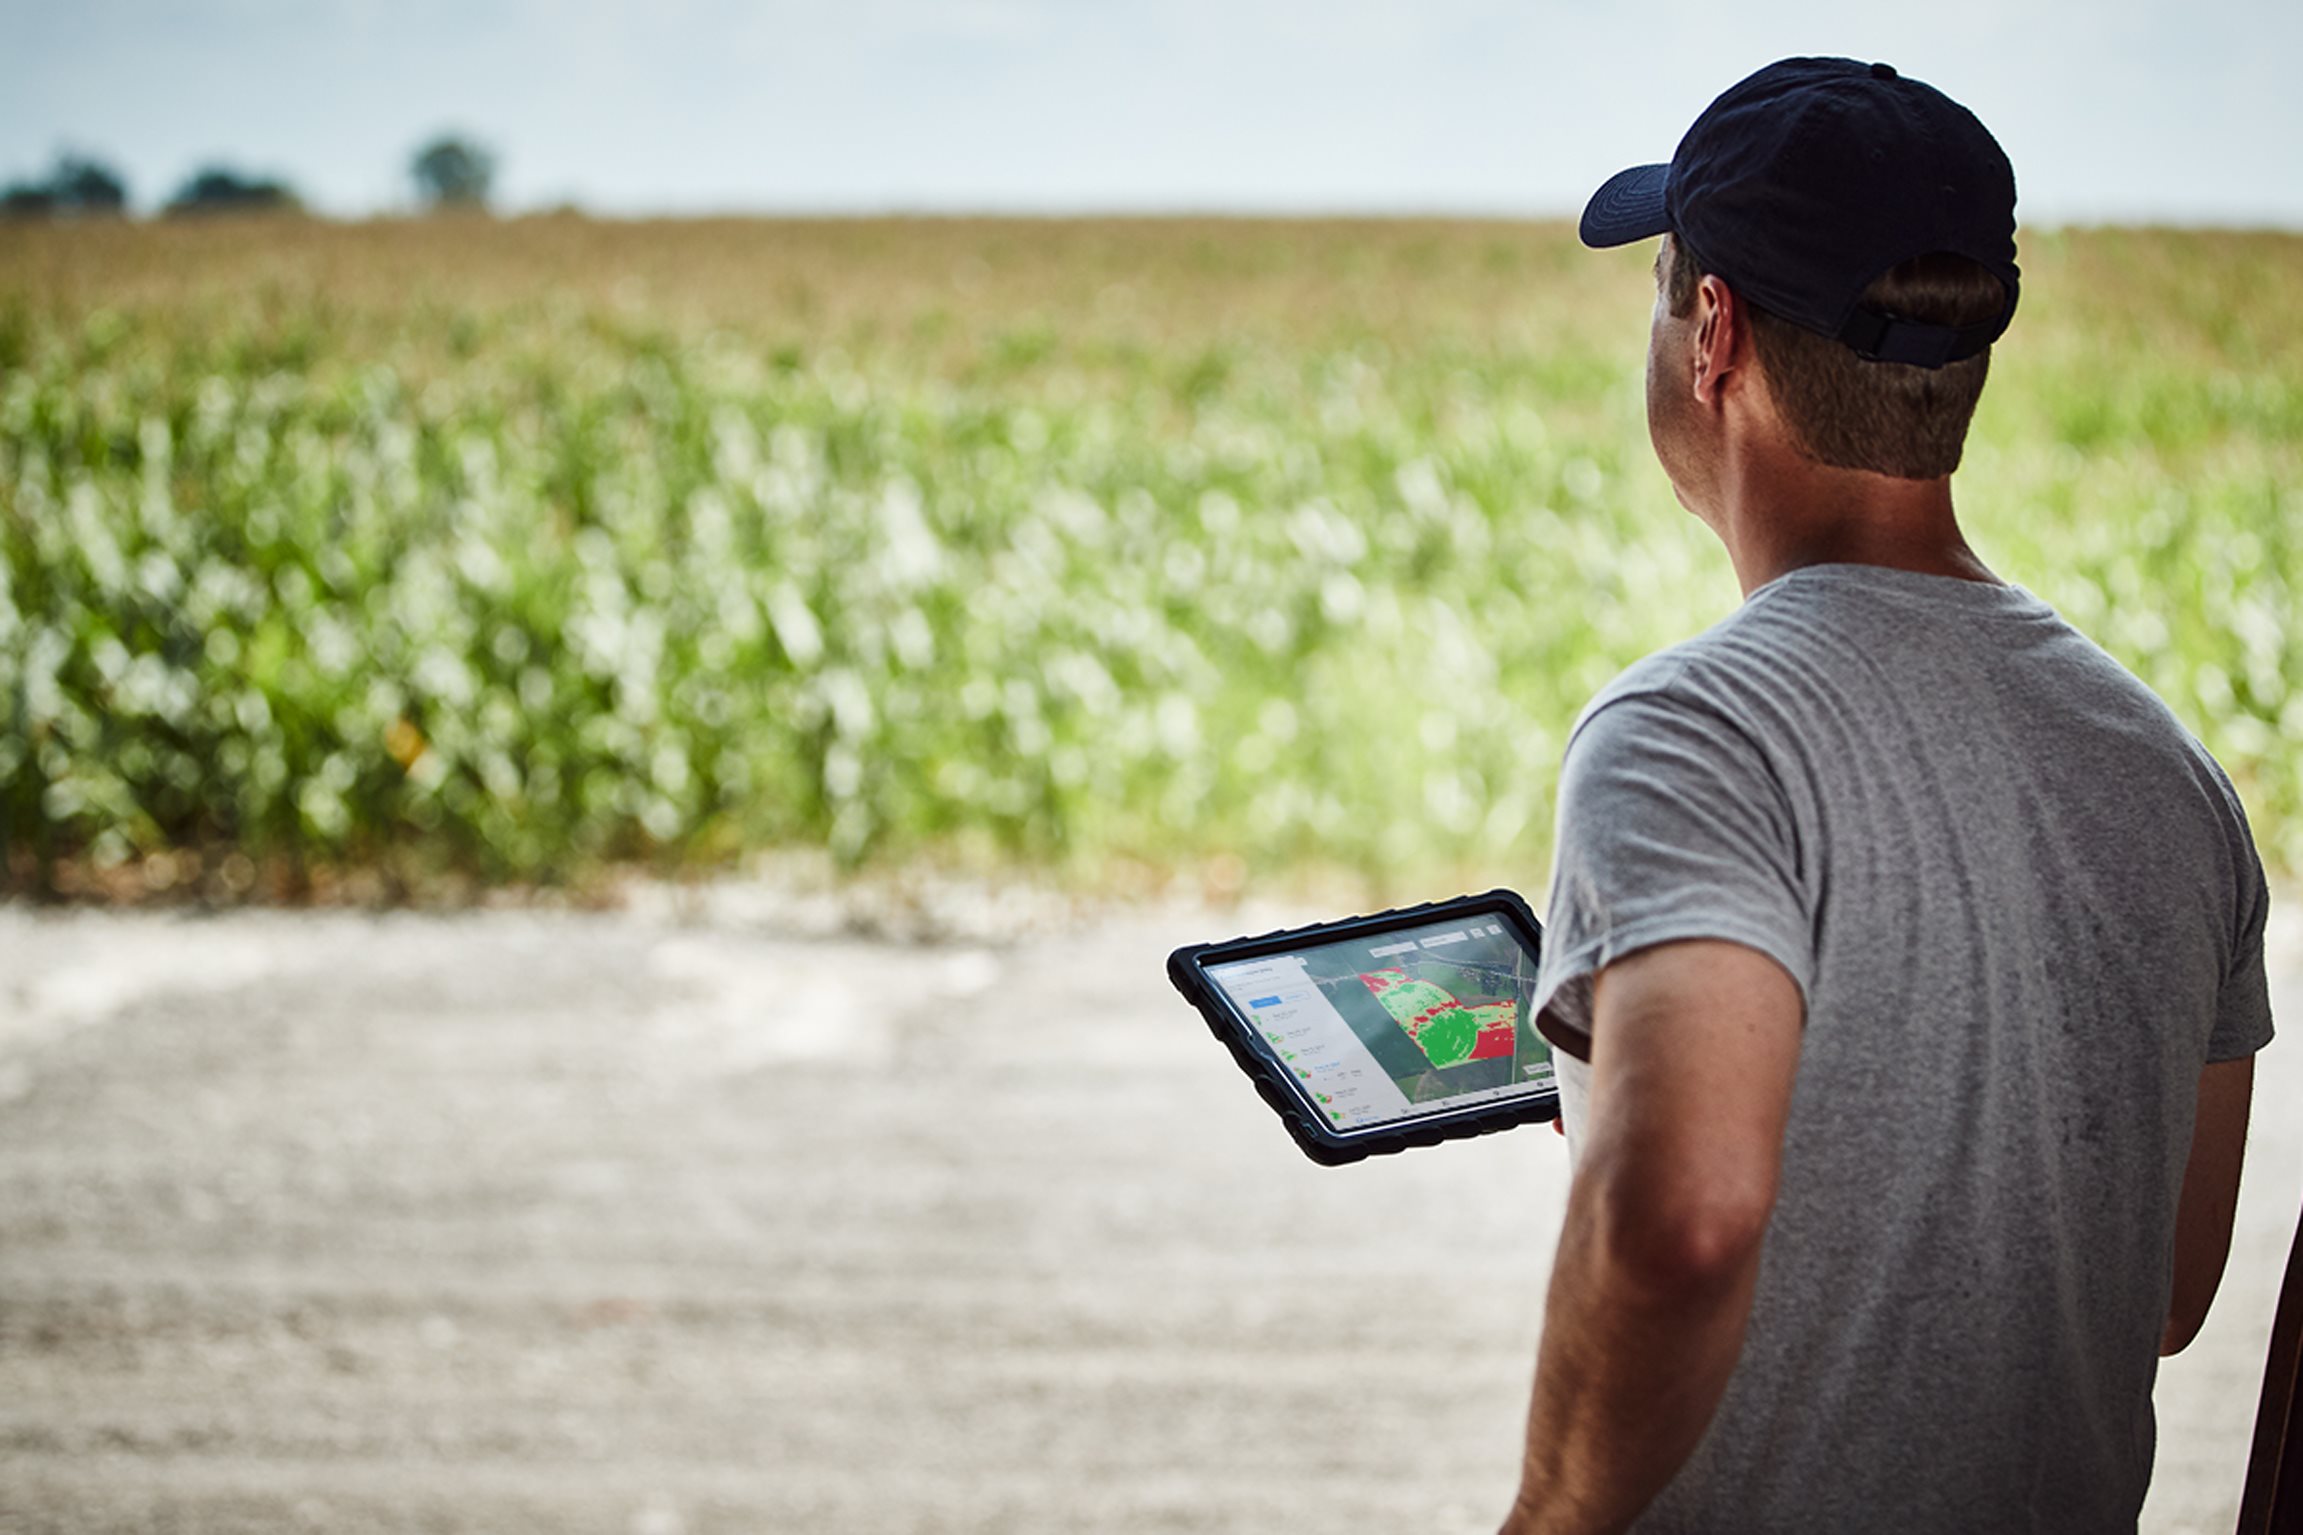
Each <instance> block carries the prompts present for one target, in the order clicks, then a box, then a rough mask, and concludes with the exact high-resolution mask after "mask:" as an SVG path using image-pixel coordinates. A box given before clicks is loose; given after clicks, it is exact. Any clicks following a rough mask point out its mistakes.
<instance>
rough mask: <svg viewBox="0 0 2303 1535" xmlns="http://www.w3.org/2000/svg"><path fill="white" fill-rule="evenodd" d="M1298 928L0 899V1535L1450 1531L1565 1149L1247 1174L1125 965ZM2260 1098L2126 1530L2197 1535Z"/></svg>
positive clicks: (1506, 1402)
mask: <svg viewBox="0 0 2303 1535" xmlns="http://www.w3.org/2000/svg"><path fill="white" fill-rule="evenodd" d="M1294 915H1308V914H1295V913H1288V912H1283V911H1277V910H1269V911H1233V912H1228V913H1210V912H1207V911H1190V910H1182V909H1163V910H1159V911H1140V910H1139V911H1133V912H1122V913H1118V914H1112V913H1105V914H1103V915H1101V916H1098V917H1095V918H1094V919H1092V920H1084V921H1077V922H1071V923H1065V922H1058V921H1036V922H1028V923H1025V924H1024V930H1023V931H1022V932H1021V933H1020V934H1011V935H1009V936H1006V937H1000V938H996V939H992V940H988V941H978V940H949V939H947V940H946V941H942V942H935V943H926V944H921V943H903V942H892V941H886V940H878V941H874V940H868V939H864V938H859V937H855V936H843V935H842V934H841V933H839V932H837V931H833V930H829V928H828V925H827V924H824V923H820V922H815V923H811V922H806V921H797V920H788V917H789V914H788V913H786V914H784V915H777V914H775V913H773V912H771V913H769V914H767V915H760V914H759V913H757V912H753V913H750V914H747V913H746V912H745V911H744V910H743V909H742V908H741V906H740V903H739V905H738V906H736V907H732V908H727V909H722V908H718V907H714V908H710V909H707V910H704V911H703V912H701V914H700V915H696V914H692V915H690V916H686V917H683V916H682V915H681V914H680V913H679V912H677V911H675V910H673V909H670V908H669V907H666V906H663V905H661V904H660V903H659V904H656V905H645V904H644V905H643V907H642V908H641V909H638V910H634V911H627V912H623V913H618V914H592V915H586V914H572V913H545V912H532V911H530V912H505V911H493V912H480V913H472V914H462V915H453V916H425V915H392V916H382V917H377V916H367V915H356V914H350V913H281V912H249V913H240V914H232V915H221V916H197V915H186V914H165V913H145V914H139V913H106V912H92V911H80V912H64V913H50V912H35V911H31V910H27V909H24V908H13V907H0V1531H4V1532H7V1535H28V1532H33V1531H91V1530H154V1531H159V1530H201V1531H227V1532H228V1531H267V1532H270V1531H284V1530H352V1529H389V1530H424V1531H451V1530H454V1531H462V1530H471V1531H491V1532H517V1531H529V1530H533V1531H551V1532H586V1531H612V1532H616V1535H682V1532H701V1531H720V1530H727V1531H763V1532H764V1531H775V1532H781V1531H794V1532H819V1531H820V1532H843V1535H844V1532H851V1531H852V1532H869V1535H906V1532H919V1535H927V1532H939V1535H940V1532H959V1531H981V1532H999V1535H1039V1532H1050V1535H1053V1532H1062V1535H1078V1532H1081V1531H1090V1530H1094V1531H1114V1532H1120V1535H1137V1532H1154V1531H1187V1530H1189V1531H1203V1530H1204V1531H1256V1532H1270V1531H1281V1530H1302V1529H1321V1528H1339V1529H1340V1528H1351V1529H1361V1530H1394V1531H1407V1530H1413V1531H1418V1532H1435V1535H1454V1532H1467V1535H1468V1532H1481V1531H1489V1530H1492V1529H1493V1526H1494V1521H1495V1519H1496V1518H1497V1517H1498V1516H1499V1515H1500V1514H1501V1512H1502V1509H1503V1507H1504V1505H1505V1503H1506V1502H1507V1501H1508V1498H1509V1492H1510V1488H1511V1483H1512V1478H1513V1474H1514V1468H1515V1464H1516V1446H1517V1441H1518V1437H1519V1432H1520V1415H1521V1412H1522V1410H1523V1406H1524V1403H1525V1399H1526V1390H1527V1380H1528V1374H1529V1369H1530V1364H1531V1361H1532V1358H1533V1350H1534V1344H1535V1337H1536V1327H1537V1321H1538V1307H1539V1304H1540V1299H1541V1295H1542V1290H1543V1281H1544V1275H1545V1271H1546V1268H1547V1265H1548V1263H1549V1258H1550V1251H1551V1244H1552V1241H1553V1236H1554V1232H1555V1230H1556V1228H1557V1225H1558V1222H1559V1218H1560V1212H1561V1207H1562V1204H1563V1199H1564V1194H1565V1182H1566V1179H1565V1158H1564V1155H1563V1147H1562V1145H1561V1143H1560V1142H1559V1141H1557V1140H1556V1138H1554V1137H1553V1136H1551V1135H1550V1134H1548V1133H1545V1132H1542V1131H1540V1130H1525V1131H1521V1132H1518V1133H1515V1134H1512V1135H1506V1136H1500V1137H1494V1138H1490V1139H1487V1140H1483V1141H1477V1142H1471V1143H1466V1144H1458V1145H1451V1146H1443V1147H1436V1148H1431V1149H1428V1150H1424V1151H1420V1152H1416V1153H1413V1154H1410V1155H1407V1156H1402V1157H1396V1158H1388V1159H1383V1160H1380V1161H1378V1162H1374V1163H1369V1164H1363V1165H1361V1166H1359V1167H1356V1168H1348V1169H1338V1170H1326V1169H1321V1168H1317V1167H1314V1166H1312V1165H1311V1164H1310V1163H1308V1162H1306V1161H1304V1160H1303V1159H1302V1158H1301V1157H1300V1156H1298V1155H1297V1154H1296V1152H1295V1151H1294V1150H1293V1149H1292V1148H1290V1146H1289V1145H1288V1144H1287V1143H1286V1141H1285V1139H1284V1137H1283V1136H1282V1134H1281V1132H1280V1130H1279V1128H1278V1126H1277V1124H1276V1123H1275V1122H1273V1121H1272V1120H1271V1119H1270V1117H1269V1116H1268V1113H1267V1111H1265V1110H1264V1109H1263V1108H1262V1107H1261V1105H1260V1104H1258V1103H1257V1102H1256V1100H1255V1098H1254V1095H1253V1094H1252V1093H1251V1092H1249V1091H1248V1090H1247V1087H1246V1085H1245V1083H1244V1082H1242V1081H1241V1080H1240V1079H1239V1077H1238V1074H1237V1072H1236V1071H1235V1070H1234V1069H1233V1068H1232V1066H1231V1065H1230V1064H1229V1062H1228V1061H1227V1060H1226V1059H1225V1058H1224V1057H1223V1056H1222V1055H1221V1053H1220V1052H1219V1051H1218V1049H1217V1048H1216V1046H1215V1045H1214V1044H1213V1042H1212V1041H1210V1040H1209V1039H1208V1038H1207V1037H1206V1035H1205V1033H1204V1031H1203V1030H1202V1029H1201V1027H1200V1025H1199V1023H1198V1022H1197V1020H1196V1019H1195V1018H1194V1017H1193V1016H1192V1015H1191V1014H1190V1013H1189V1012H1187V1011H1186V1010H1185V1009H1184V1008H1183V1007H1182V1005H1181V1004H1180V1003H1179V1002H1178V1001H1177V1000H1176V999H1175V998H1174V997H1173V995H1172V994H1171V993H1170V992H1169V990H1168V988H1167V985H1166V983H1165V980H1164V979H1163V977H1162V975H1161V971H1160V961H1161V958H1162V956H1163V955H1164V953H1165V951H1166V950H1167V949H1168V948H1169V947H1170V946H1171V945H1173V944H1174V943H1177V942H1180V941H1184V940H1187V939H1194V938H1205V937H1215V936H1224V935H1228V934H1230V933H1234V932H1239V931H1245V930H1251V929H1255V928H1260V927H1263V926H1269V925H1272V924H1273V923H1275V922H1278V921H1280V920H1282V919H1284V918H1287V917H1290V916H1294ZM2277 974H2278V980H2277V987H2278V993H2279V995H2278V1000H2279V1003H2280V1006H2281V1011H2282V1013H2283V1015H2285V1016H2290V1017H2292V1016H2296V1014H2295V1008H2296V1006H2297V1004H2298V1003H2299V1002H2303V941H2299V931H2298V928H2297V927H2296V925H2295V924H2294V923H2292V922H2283V923H2282V926H2281V929H2280V933H2279V938H2278V959H2277ZM2299 1088H2303V1053H2299V1052H2298V1051H2297V1050H2296V1049H2295V1047H2294V1046H2293V1045H2292V1044H2286V1043H2283V1044H2282V1045H2280V1046H2278V1047H2275V1048H2274V1049H2272V1050H2271V1051H2270V1052H2268V1053H2267V1055H2266V1057H2265V1059H2264V1065H2263V1075H2262V1080H2261V1084H2260V1086H2259V1088H2258V1104H2259V1109H2258V1131H2257V1135H2256V1139H2255V1144H2254V1147H2253V1150H2252V1152H2251V1167H2250V1172H2249V1181H2248V1187H2247V1190H2246V1195H2245V1199H2244V1201H2243V1203H2242V1206H2241V1210H2240V1232H2239V1238H2238V1243H2237V1248H2236V1251H2235V1252H2234V1254H2233V1257H2232V1268H2231V1277H2230V1279H2229V1281H2228V1282H2227V1284H2226V1286H2225V1291H2224V1296H2223V1299H2222V1301H2221V1302H2220V1303H2219V1305H2218V1308H2217V1312H2216V1315H2215V1317H2214V1318H2213V1320H2212V1321H2211V1322H2210V1323H2209V1326H2208V1329H2207V1331H2206V1333H2205V1334H2204V1335H2203V1336H2202V1338H2201V1339H2200V1341H2199V1342H2198V1344H2197V1345H2195V1346H2194V1347H2193V1349H2192V1350H2191V1351H2190V1352H2189V1353H2188V1354H2187V1355H2185V1356H2182V1357H2181V1358H2179V1359H2177V1360H2175V1361H2172V1362H2171V1363H2170V1364H2169V1365H2168V1366H2167V1368H2166V1369H2165V1370H2164V1371H2163V1372H2162V1377H2161V1381H2162V1383H2161V1388H2160V1413H2161V1450H2160V1473H2159V1479H2158V1483H2157V1485H2156V1487H2155V1490H2154V1492H2153V1496H2152V1503H2151V1505H2150V1508H2149V1510H2148V1512H2147V1517H2146V1520H2145V1527H2146V1528H2147V1529H2150V1530H2155V1531H2178V1530H2181V1531H2191V1530H2200V1531H2205V1530H2214V1529H2228V1528H2229V1527H2230V1523H2231V1519H2232V1515H2233V1512H2234V1510H2235V1508H2236V1504H2237V1497H2238V1489H2239V1484H2240V1476H2241V1471H2242V1468H2243V1466H2244V1463H2245V1458H2246V1447H2247V1436H2248V1433H2249V1430H2250V1425H2251V1424H2252V1421H2253V1416H2254V1404H2255V1393H2256V1389H2257V1383H2258V1381H2259V1378H2260V1370H2261V1362H2262V1350H2263V1345H2264V1339H2265V1336H2266V1334H2267V1332H2268V1329H2269V1326H2270V1317H2271V1308H2272V1303H2273V1298H2274V1294H2275V1291H2276V1286H2277V1277H2278V1274H2279V1271H2280V1267H2281V1265H2282V1263H2283V1261H2284V1258H2285V1253H2286V1246H2287V1242H2288V1240H2289V1238H2290V1235H2291V1234H2292V1232H2293V1230H2294V1223H2295V1217H2296V1210H2297V1205H2298V1201H2299V1199H2303V1122H2299V1119H2298V1116H2297V1114H2296V1113H2295V1110H2294V1105H2295V1104H2296V1103H2297V1101H2298V1089H2299Z"/></svg>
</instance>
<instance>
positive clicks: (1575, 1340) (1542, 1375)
mask: <svg viewBox="0 0 2303 1535" xmlns="http://www.w3.org/2000/svg"><path fill="white" fill-rule="evenodd" d="M1607 1197H1608V1196H1607V1195H1606V1194H1605V1193H1604V1192H1603V1191H1602V1190H1601V1189H1599V1188H1598V1187H1596V1186H1594V1181H1593V1180H1589V1179H1586V1180H1580V1181H1579V1183H1578V1185H1577V1187H1576V1189H1575V1191H1574V1193H1573V1194H1571V1195H1570V1197H1569V1201H1568V1214H1567V1223H1566V1226H1565V1228H1564V1229H1563V1230H1562V1232H1561V1233H1560V1244H1559V1255H1558V1258H1557V1259H1556V1260H1555V1262H1554V1264H1553V1266H1552V1278H1551V1294H1550V1299H1549V1300H1548V1302H1547V1303H1546V1306H1545V1311H1544V1324H1543V1343H1542V1347H1541V1349H1540V1351H1539V1353H1538V1355H1537V1361H1536V1372H1535V1400H1534V1403H1533V1405H1532V1406H1531V1408H1530V1409H1529V1412H1528V1427H1527V1458H1526V1463H1525V1468H1524V1470H1523V1472H1522V1475H1521V1479H1520V1489H1519V1497H1518V1501H1517V1502H1516V1503H1515V1504H1514V1506H1513V1509H1512V1514H1511V1517H1510V1519H1509V1520H1508V1521H1506V1523H1505V1525H1504V1535H1566V1532H1571V1531H1572V1532H1576V1535H1582V1532H1585V1531H1602V1530H1620V1529H1623V1528H1625V1527H1626V1526H1628V1525H1629V1524H1630V1523H1631V1521H1632V1520H1633V1519H1634V1518H1636V1517H1637V1516H1638V1514H1639V1512H1640V1510H1642V1509H1644V1508H1645V1507H1646V1506H1647V1505H1648V1503H1649V1502H1651V1501H1652V1500H1653V1499H1654V1497H1655V1495H1656V1494H1657V1493H1659V1492H1661V1491H1662V1490H1663V1487H1664V1484H1665V1483H1667V1482H1669V1481H1670V1480H1671V1478H1672V1477H1673V1476H1674V1475H1675V1474H1677V1472H1678V1470H1679V1468H1680V1466H1681V1465H1683V1464H1684V1463H1685V1462H1686V1460H1687V1457H1688V1455H1689V1454H1690V1453H1692V1452H1693V1450H1694V1449H1695V1446H1696V1443H1697V1441H1699V1440H1700V1439H1701V1438H1702V1437H1703V1431H1704V1429H1705V1428H1706V1427H1707V1426H1709V1424H1710V1422H1711V1418H1712V1414H1713V1413H1714V1412H1715V1411H1717V1409H1718V1407H1719V1401H1720V1397H1721V1395H1722V1394H1723V1393H1724V1392H1725V1391H1726V1389H1727V1379H1728V1376H1729V1375H1730V1373H1732V1372H1733V1370H1734V1368H1735V1361H1736V1358H1737V1356H1738V1355H1739V1354H1740V1353H1741V1351H1742V1347H1743V1330H1744V1324H1745V1322H1746V1321H1747V1320H1748V1319H1749V1317H1750V1314H1751V1296H1752V1289H1753V1285H1754V1283H1755V1282H1756V1280H1757V1278H1758V1274H1759V1244H1758V1241H1757V1239H1756V1235H1755V1234H1752V1235H1748V1236H1747V1235H1745V1234H1743V1233H1741V1232H1730V1233H1726V1234H1724V1236H1723V1237H1721V1238H1720V1239H1716V1240H1714V1239H1712V1238H1709V1237H1706V1236H1704V1235H1702V1234H1696V1235H1694V1237H1693V1238H1692V1239H1691V1240H1687V1241H1683V1242H1674V1241H1673V1239H1672V1238H1670V1237H1669V1236H1666V1237H1665V1239H1664V1240H1663V1241H1662V1242H1660V1243H1648V1244H1639V1243H1626V1242H1623V1241H1620V1240H1611V1237H1610V1229H1611V1227H1612V1226H1616V1225H1617V1223H1615V1222H1612V1221H1611V1220H1610V1219H1609V1217H1608V1215H1607V1213H1606V1202H1607Z"/></svg>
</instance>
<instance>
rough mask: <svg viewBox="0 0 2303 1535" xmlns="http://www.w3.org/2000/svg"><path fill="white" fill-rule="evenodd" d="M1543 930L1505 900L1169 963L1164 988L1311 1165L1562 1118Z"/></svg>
mask: <svg viewBox="0 0 2303 1535" xmlns="http://www.w3.org/2000/svg"><path fill="white" fill-rule="evenodd" d="M1542 941H1543V929H1542V927H1541V925H1540V924H1538V923H1537V921H1536V920H1535V913H1533V912H1532V911H1530V910H1528V906H1527V902H1525V901H1524V900H1522V899H1520V897H1519V896H1518V895H1516V894H1515V893H1513V892H1512V891H1509V890H1490V891H1489V892H1487V894H1485V895H1468V896H1462V897H1459V898H1457V899H1455V900H1452V901H1435V902H1433V903H1431V904H1429V905H1425V906H1411V907H1405V908H1402V909H1400V910H1397V911H1386V912H1378V913H1376V914H1375V915H1373V916H1367V917H1352V918H1349V919H1347V920H1345V921H1341V922H1323V923H1320V924H1318V925H1317V926H1313V927H1302V928H1291V929H1288V930H1286V931H1284V932H1277V933H1265V934H1263V935H1261V936H1260V937H1255V938H1234V939H1231V940H1229V941H1227V942H1224V943H1203V944H1190V945H1186V946H1185V947H1183V948H1180V949H1178V950H1176V951H1175V952H1174V953H1173V954H1171V955H1169V956H1168V979H1169V980H1171V981H1173V982H1174V983H1175V986H1176V989H1177V990H1178V991H1180V992H1182V993H1183V995H1184V997H1185V998H1186V1000H1188V1001H1189V1002H1190V1003H1191V1004H1192V1005H1193V1006H1194V1007H1195V1008H1197V1009H1198V1010H1199V1013H1200V1016H1201V1017H1202V1018H1204V1019H1206V1020H1207V1025H1208V1027H1209V1028H1210V1029H1211V1030H1213V1031H1214V1033H1215V1036H1216V1038H1218V1039H1220V1040H1222V1041H1223V1042H1224V1044H1225V1045H1226V1046H1228V1047H1229V1048H1230V1050H1231V1054H1232V1059H1233V1060H1235V1061H1236V1062H1238V1064H1239V1067H1240V1069H1241V1070H1243V1071H1245V1072H1246V1073H1247V1074H1248V1076H1249V1077H1250V1078H1251V1079H1252V1080H1253V1081H1254V1082H1255V1085H1256V1090H1257V1091H1258V1092H1260V1093H1261V1094H1262V1095H1263V1098H1264V1101H1265V1102H1266V1103H1269V1104H1270V1105H1271V1106H1272V1107H1273V1108H1275V1109H1277V1110H1278V1111H1279V1116H1280V1118H1281V1120H1282V1121H1283V1122H1285V1124H1286V1125H1287V1129H1288V1133H1289V1134H1290V1135H1292V1136H1294V1137H1295V1141H1296V1144H1297V1145H1298V1146H1301V1147H1302V1148H1303V1150H1304V1152H1305V1153H1306V1154H1307V1155H1309V1156H1310V1157H1311V1159H1312V1160H1313V1161H1315V1162H1327V1163H1337V1162H1356V1161H1358V1160H1359V1159H1360V1158H1362V1157H1367V1156H1373V1155H1376V1154H1378V1153H1381V1152H1392V1151H1403V1150H1405V1149H1406V1148H1408V1147H1410V1146H1429V1145H1432V1144H1435V1143H1436V1142H1439V1141H1443V1140H1453V1139H1456V1138H1459V1137H1462V1136H1469V1135H1485V1134H1488V1133H1490V1132H1491V1131H1495V1130H1503V1129H1508V1128H1510V1127H1511V1126H1513V1125H1520V1124H1526V1123H1527V1122H1528V1121H1530V1120H1539V1119H1554V1118H1557V1117H1558V1115H1559V1089H1558V1086H1557V1084H1556V1082H1555V1080H1554V1078H1553V1075H1552V1064H1551V1050H1550V1047H1549V1046H1547V1045H1546V1044H1545V1043H1544V1041H1543V1037H1542V1036H1541V1035H1539V1034H1538V1033H1536V1031H1535V1020H1534V1018H1533V1017H1531V1016H1530V1014H1529V1004H1530V1003H1531V1002H1532V1001H1533V1000H1534V996H1535V969H1536V956H1537V955H1538V953H1539V952H1540V946H1541V944H1542Z"/></svg>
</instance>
